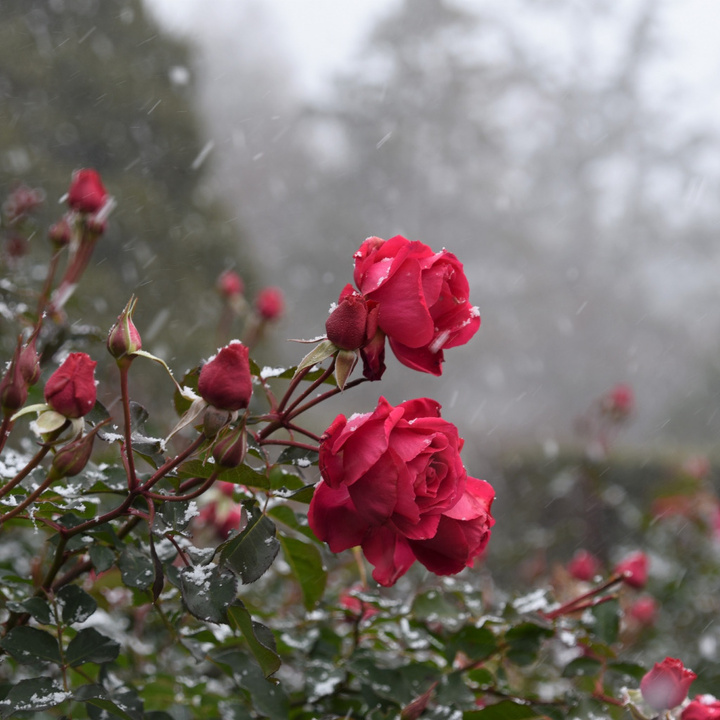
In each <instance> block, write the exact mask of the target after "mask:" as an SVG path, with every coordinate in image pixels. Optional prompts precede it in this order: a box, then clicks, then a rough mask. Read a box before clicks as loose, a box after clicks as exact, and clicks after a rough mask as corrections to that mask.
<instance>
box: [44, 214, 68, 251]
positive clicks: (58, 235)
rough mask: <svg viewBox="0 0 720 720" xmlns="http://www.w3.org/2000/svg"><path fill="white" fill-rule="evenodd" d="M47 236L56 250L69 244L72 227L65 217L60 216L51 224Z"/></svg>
mask: <svg viewBox="0 0 720 720" xmlns="http://www.w3.org/2000/svg"><path fill="white" fill-rule="evenodd" d="M48 237H49V238H50V242H51V243H52V244H53V245H54V246H55V249H57V250H59V249H60V248H62V247H65V246H66V245H69V244H70V240H72V228H71V227H70V223H69V222H68V221H67V218H65V217H63V218H60V220H58V221H57V222H56V223H55V224H54V225H51V226H50V229H49V230H48Z"/></svg>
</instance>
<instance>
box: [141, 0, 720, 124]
mask: <svg viewBox="0 0 720 720" xmlns="http://www.w3.org/2000/svg"><path fill="white" fill-rule="evenodd" d="M236 1H238V2H240V3H244V4H246V5H252V4H255V6H256V7H259V8H261V9H262V11H263V12H265V13H267V14H268V16H269V17H271V18H272V17H274V18H275V19H276V20H277V23H278V32H279V33H280V37H281V38H282V41H281V42H279V43H278V52H279V53H281V54H282V55H285V56H286V57H287V59H288V60H289V62H290V64H291V66H293V67H294V68H295V69H296V71H297V79H296V82H297V83H298V85H299V88H300V89H301V90H302V91H304V92H307V93H309V94H313V95H314V94H317V93H320V92H322V90H323V88H324V86H325V85H326V82H327V80H328V79H329V78H330V77H331V76H332V75H333V74H334V73H335V72H337V71H338V70H342V69H346V68H347V67H348V66H349V64H350V63H351V62H352V60H353V58H354V57H355V56H356V54H357V52H358V51H359V49H360V47H361V44H362V41H363V40H364V39H365V37H366V36H367V33H368V32H369V30H370V29H371V27H372V24H373V22H374V20H375V19H376V18H377V17H378V16H379V15H381V14H387V13H390V12H391V11H392V10H393V9H394V8H396V7H397V6H398V5H399V3H400V0H341V1H340V0H302V1H300V0H262V2H259V3H258V2H257V0H236ZM641 1H642V0H622V1H620V0H616V2H608V4H607V7H608V16H610V17H609V19H610V26H609V27H610V32H609V33H607V32H606V33H601V40H600V42H603V40H602V36H603V35H604V37H605V41H606V42H609V43H612V20H611V17H612V16H617V15H618V13H620V12H623V9H624V8H632V7H635V8H637V7H638V2H641ZM147 2H148V4H149V5H150V6H151V7H152V8H153V9H155V10H156V11H157V13H158V15H159V16H160V18H161V20H162V22H163V24H164V25H165V26H166V27H167V28H168V29H170V30H172V31H174V32H179V33H189V34H191V33H192V22H193V17H194V16H197V14H198V13H202V14H203V15H205V14H207V13H208V12H212V11H213V10H214V11H215V12H217V13H218V14H219V16H220V17H219V19H218V20H219V22H221V19H220V18H221V17H222V5H223V4H222V3H219V4H215V3H212V4H209V3H207V2H206V0H147ZM456 2H457V4H459V5H464V6H467V7H475V8H478V9H481V10H482V11H484V12H491V13H497V12H502V13H512V14H513V15H512V17H513V22H514V23H515V22H517V26H518V29H519V30H524V31H525V32H524V34H526V35H529V36H531V38H532V40H531V42H532V45H533V46H534V47H536V48H538V49H539V50H540V52H541V53H543V54H544V53H545V52H547V53H551V54H552V53H557V52H558V48H561V47H562V45H563V39H562V38H561V37H560V35H559V33H558V32H557V28H555V29H554V28H553V27H552V25H548V24H547V23H545V24H543V23H537V22H535V21H532V23H529V22H528V18H527V12H525V13H519V12H515V11H516V10H517V8H514V7H513V6H514V5H515V4H516V3H515V2H513V0H456ZM583 2H584V0H567V3H566V8H567V9H568V10H569V11H570V12H577V13H578V14H580V15H582V13H583ZM657 2H658V3H659V4H660V5H661V6H663V7H664V10H663V12H662V14H661V18H662V19H661V23H660V27H659V28H658V31H659V34H660V37H661V38H662V39H663V40H664V41H665V43H666V46H665V47H666V51H667V54H666V56H665V59H664V61H663V63H661V65H660V66H659V67H658V73H657V77H656V78H655V79H654V81H653V82H651V86H653V87H654V88H655V89H656V90H657V91H658V92H659V93H661V94H664V93H666V92H669V91H670V89H671V88H672V87H674V86H675V87H678V88H680V89H681V90H682V91H683V95H684V94H685V93H688V94H689V96H692V98H693V102H692V103H691V105H692V107H689V108H687V111H688V113H689V114H691V115H693V116H695V118H694V119H702V120H705V121H708V120H709V121H711V122H713V121H716V119H717V118H720V44H719V43H718V42H717V28H718V27H720V0H657ZM525 7H527V6H525ZM540 9H542V8H540ZM535 20H537V17H536V18H535ZM523 26H524V27H523ZM565 40H567V37H566V38H565ZM543 51H544V52H543Z"/></svg>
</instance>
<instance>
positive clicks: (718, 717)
mask: <svg viewBox="0 0 720 720" xmlns="http://www.w3.org/2000/svg"><path fill="white" fill-rule="evenodd" d="M680 718H681V720H720V700H718V699H717V698H715V697H713V696H712V695H698V696H696V697H695V699H694V700H693V701H692V702H691V703H690V704H689V705H688V706H687V707H686V708H685V709H684V710H683V711H682V715H681V716H680Z"/></svg>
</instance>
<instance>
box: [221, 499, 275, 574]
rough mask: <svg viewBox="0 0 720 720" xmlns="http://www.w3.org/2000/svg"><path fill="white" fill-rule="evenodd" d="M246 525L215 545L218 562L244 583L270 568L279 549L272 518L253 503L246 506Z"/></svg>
mask: <svg viewBox="0 0 720 720" xmlns="http://www.w3.org/2000/svg"><path fill="white" fill-rule="evenodd" d="M246 508H247V510H248V524H247V525H246V527H245V529H244V530H243V531H242V532H241V533H240V534H239V535H237V536H236V537H234V538H231V539H230V540H228V541H226V542H225V543H223V544H222V545H220V547H219V548H218V549H219V550H220V562H221V563H222V564H226V565H227V566H228V567H229V568H230V569H231V570H232V571H233V572H235V573H237V574H238V575H239V576H240V578H241V580H242V582H243V583H244V584H247V583H252V582H255V581H256V580H257V579H258V578H260V577H262V576H263V574H264V573H265V572H266V571H267V570H268V569H269V568H270V566H271V565H272V564H273V561H274V560H275V557H276V556H277V554H278V551H279V550H280V543H279V542H278V540H277V538H276V537H275V525H274V523H273V521H272V520H271V519H270V518H269V517H268V516H267V515H264V514H263V513H261V512H260V510H259V509H258V507H257V505H246Z"/></svg>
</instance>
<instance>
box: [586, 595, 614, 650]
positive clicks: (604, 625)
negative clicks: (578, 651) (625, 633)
mask: <svg viewBox="0 0 720 720" xmlns="http://www.w3.org/2000/svg"><path fill="white" fill-rule="evenodd" d="M591 612H592V614H593V616H594V617H595V624H594V625H593V629H594V631H595V636H596V637H597V638H598V639H600V640H602V641H603V642H604V643H607V644H608V645H612V644H613V643H614V642H615V641H616V640H617V637H618V632H619V631H620V606H619V604H618V601H617V600H610V601H609V602H605V603H602V605H596V606H595V607H594V608H593V609H592V610H591Z"/></svg>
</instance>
